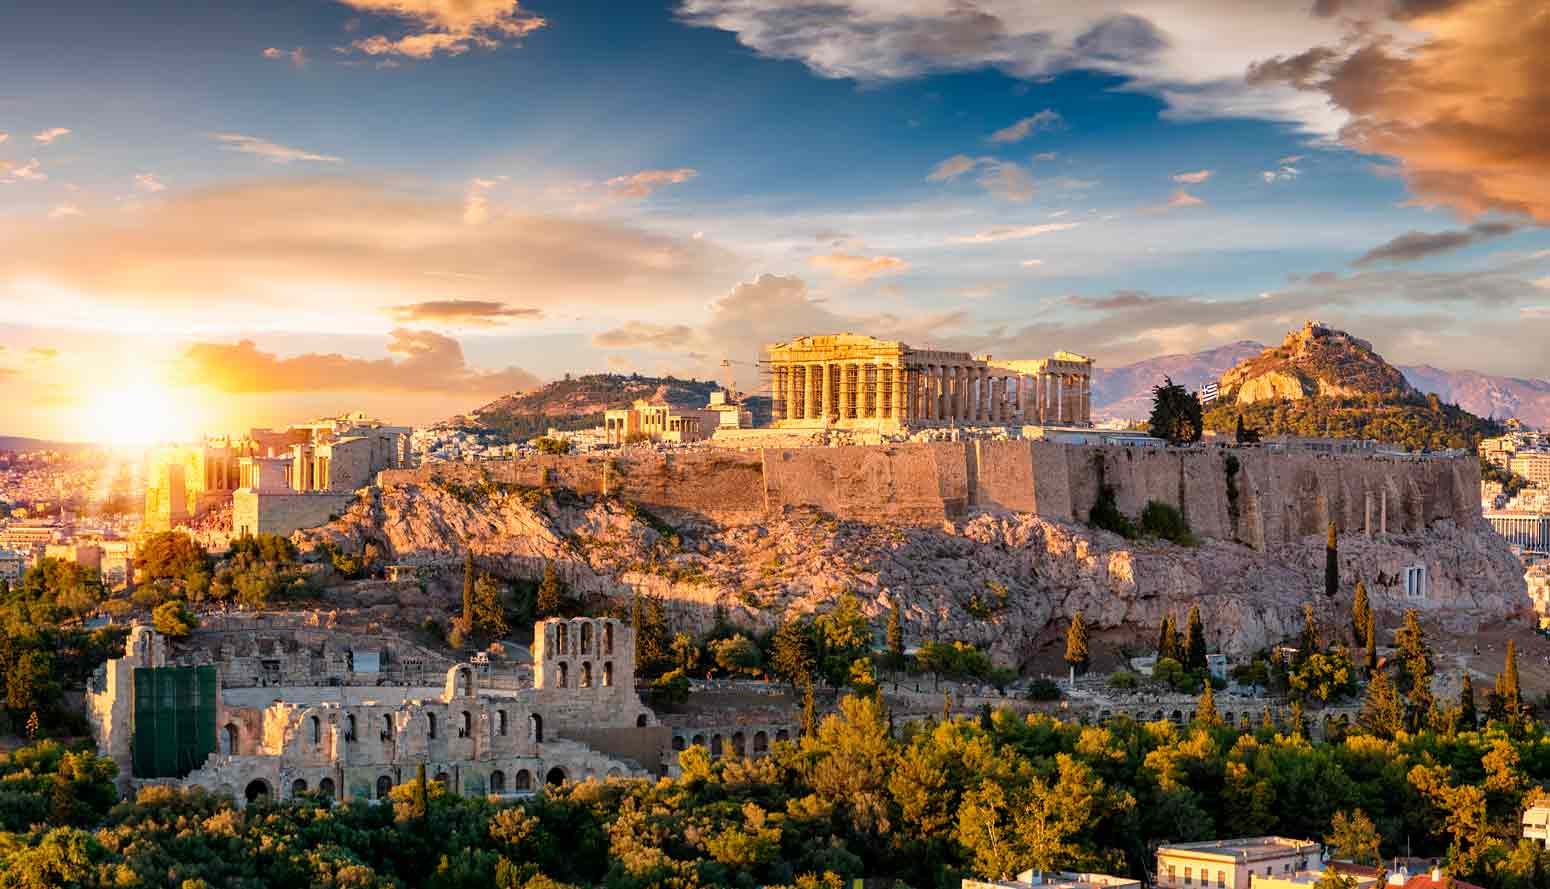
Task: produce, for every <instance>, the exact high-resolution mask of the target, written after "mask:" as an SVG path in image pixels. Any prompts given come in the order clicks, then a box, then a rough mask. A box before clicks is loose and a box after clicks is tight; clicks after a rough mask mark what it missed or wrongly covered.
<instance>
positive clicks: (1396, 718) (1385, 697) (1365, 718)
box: [1356, 670, 1406, 738]
mask: <svg viewBox="0 0 1550 889" xmlns="http://www.w3.org/2000/svg"><path fill="white" fill-rule="evenodd" d="M1356 721H1357V724H1358V725H1360V726H1361V727H1362V728H1364V729H1366V730H1367V731H1368V732H1370V733H1372V734H1374V735H1376V736H1378V737H1380V738H1393V737H1394V736H1395V735H1396V734H1398V733H1399V732H1400V731H1402V730H1403V729H1404V728H1405V725H1406V717H1405V702H1404V699H1403V698H1401V697H1400V694H1399V689H1397V688H1395V687H1394V682H1393V680H1391V679H1389V674H1388V673H1386V672H1384V671H1382V670H1379V671H1378V672H1376V673H1374V674H1372V679H1371V680H1370V681H1369V682H1368V683H1367V696H1366V697H1365V698H1364V699H1363V700H1362V710H1361V713H1360V715H1358V716H1357V718H1356Z"/></svg>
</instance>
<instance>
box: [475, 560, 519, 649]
mask: <svg viewBox="0 0 1550 889" xmlns="http://www.w3.org/2000/svg"><path fill="white" fill-rule="evenodd" d="M469 604H471V605H472V606H473V610H472V612H471V622H470V623H469V626H470V627H471V628H473V629H474V630H475V631H477V632H480V633H484V634H486V635H487V636H489V637H490V638H492V639H500V638H502V637H504V636H505V635H506V633H507V632H508V631H509V630H510V629H511V628H510V626H509V624H508V622H507V620H506V587H505V584H502V583H501V582H500V581H498V580H496V579H495V578H493V577H491V576H490V575H488V574H481V575H479V579H478V580H477V581H475V583H474V596H473V602H472V603H469ZM466 607H467V606H466V605H465V608H466ZM464 619H465V620H470V618H464Z"/></svg>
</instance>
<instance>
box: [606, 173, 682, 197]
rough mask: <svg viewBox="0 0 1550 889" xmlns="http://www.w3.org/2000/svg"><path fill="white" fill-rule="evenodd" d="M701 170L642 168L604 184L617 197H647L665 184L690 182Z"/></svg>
mask: <svg viewBox="0 0 1550 889" xmlns="http://www.w3.org/2000/svg"><path fill="white" fill-rule="evenodd" d="M697 175H699V172H698V171H697V170H695V169H693V168H691V167H679V168H678V169H676V170H641V171H640V172H639V173H631V174H630V175H628V176H615V177H614V178H612V179H610V180H608V181H607V182H605V183H604V185H607V186H608V189H609V191H611V192H613V194H614V196H615V197H621V198H645V197H650V196H651V193H652V192H654V191H656V190H657V189H659V188H661V187H662V186H664V185H678V184H681V183H684V182H688V181H689V180H690V179H693V178H694V177H695V176H697Z"/></svg>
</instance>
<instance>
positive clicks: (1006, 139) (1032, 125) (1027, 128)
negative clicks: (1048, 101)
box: [990, 108, 1065, 145]
mask: <svg viewBox="0 0 1550 889" xmlns="http://www.w3.org/2000/svg"><path fill="white" fill-rule="evenodd" d="M1064 125H1065V120H1064V119H1063V118H1062V117H1061V116H1060V114H1059V113H1058V112H1056V111H1054V110H1052V109H1049V108H1046V109H1044V110H1043V111H1040V112H1039V113H1037V114H1034V115H1032V116H1029V117H1025V118H1023V119H1022V120H1019V121H1018V122H1017V123H1014V124H1012V125H1011V126H1009V127H1005V128H1003V129H999V130H996V131H995V132H994V133H991V134H990V141H992V142H996V143H998V144H1002V145H1008V144H1011V143H1014V142H1021V141H1023V140H1024V139H1026V138H1028V137H1029V136H1031V135H1033V134H1034V133H1039V132H1045V131H1047V130H1054V129H1059V128H1060V127H1062V126H1064Z"/></svg>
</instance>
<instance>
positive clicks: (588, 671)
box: [576, 661, 592, 688]
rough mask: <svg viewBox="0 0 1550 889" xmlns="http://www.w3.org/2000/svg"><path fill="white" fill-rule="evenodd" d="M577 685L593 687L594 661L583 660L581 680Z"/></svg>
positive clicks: (579, 686) (578, 686)
mask: <svg viewBox="0 0 1550 889" xmlns="http://www.w3.org/2000/svg"><path fill="white" fill-rule="evenodd" d="M576 687H577V688H591V687H592V662H591V661H582V662H581V681H580V682H578V683H576Z"/></svg>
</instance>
